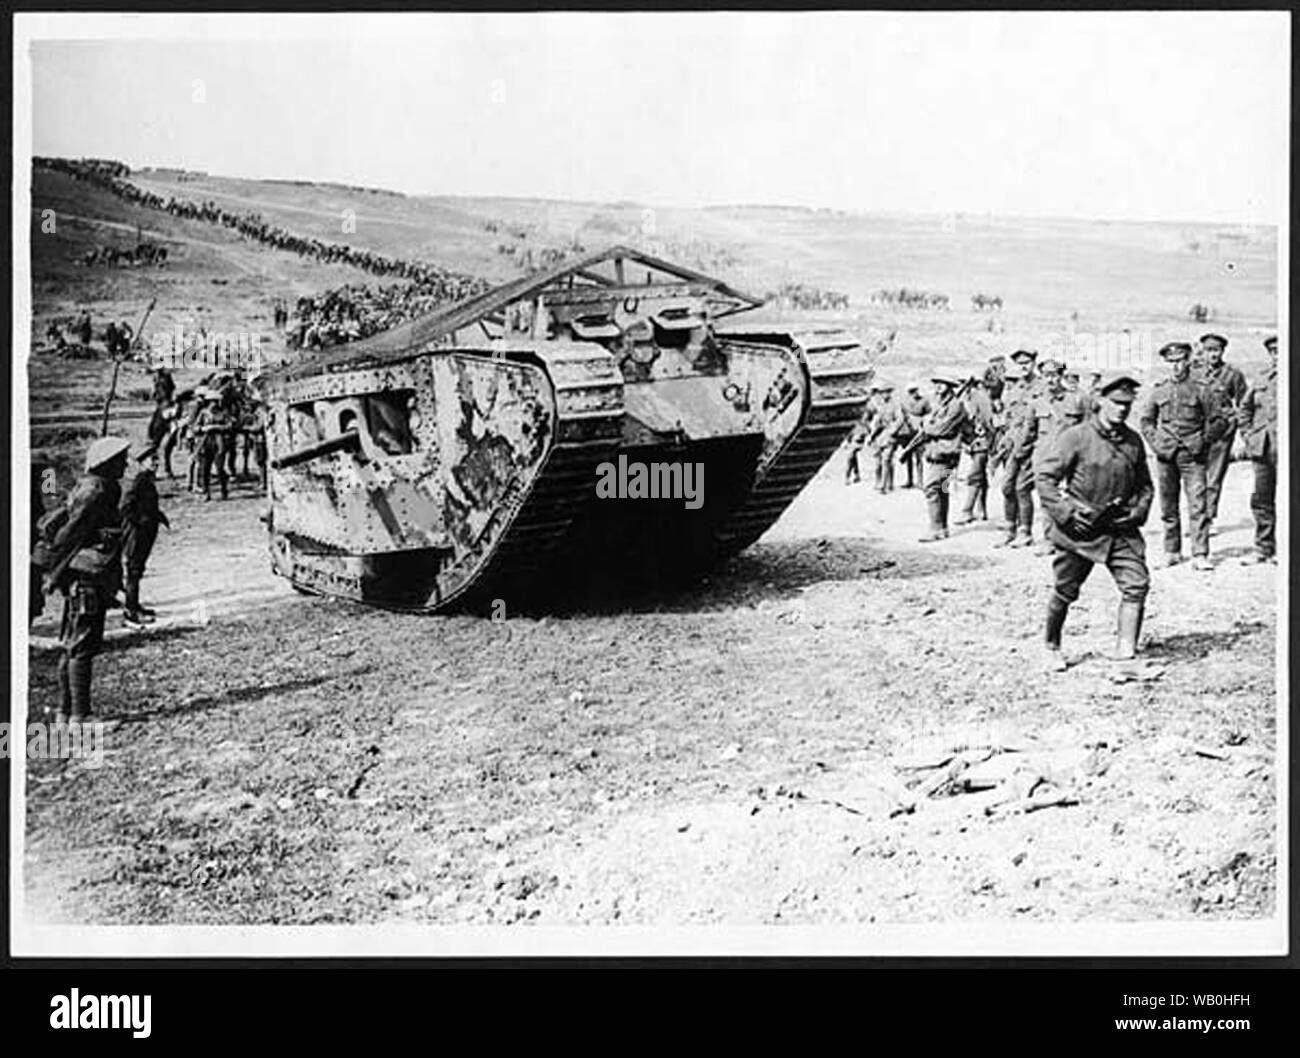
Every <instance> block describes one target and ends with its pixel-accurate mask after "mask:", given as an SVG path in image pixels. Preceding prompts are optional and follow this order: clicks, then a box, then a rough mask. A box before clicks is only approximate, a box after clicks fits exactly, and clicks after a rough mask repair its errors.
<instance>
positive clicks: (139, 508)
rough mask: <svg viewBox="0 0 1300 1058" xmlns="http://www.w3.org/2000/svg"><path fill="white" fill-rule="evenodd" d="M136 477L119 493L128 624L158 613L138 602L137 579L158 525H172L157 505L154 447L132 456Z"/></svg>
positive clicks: (155, 450)
mask: <svg viewBox="0 0 1300 1058" xmlns="http://www.w3.org/2000/svg"><path fill="white" fill-rule="evenodd" d="M135 461H136V465H137V467H138V469H137V470H136V474H135V477H133V478H132V479H131V483H130V484H129V485H128V486H127V487H126V489H125V490H124V491H123V493H122V503H121V506H120V508H119V510H120V511H121V515H122V573H123V580H124V584H125V587H126V601H125V603H124V604H123V606H122V617H123V619H124V620H125V621H126V623H127V624H132V625H144V624H148V623H149V622H150V621H152V620H153V619H154V617H155V616H157V615H156V614H155V613H154V611H153V610H152V609H150V608H149V607H148V606H143V605H141V603H140V581H141V579H142V578H143V577H144V571H145V566H146V565H147V564H148V562H149V555H150V553H151V552H152V551H153V545H154V541H155V540H156V539H157V538H158V526H160V525H165V526H167V528H168V529H170V528H171V522H170V521H169V520H168V518H167V515H166V514H164V513H163V511H162V508H161V507H160V506H159V504H158V485H157V483H156V482H155V480H154V474H155V472H156V471H157V469H158V454H157V449H156V448H154V447H153V446H150V447H149V448H146V449H145V450H144V451H143V452H141V453H140V454H139V455H138V456H136V457H135Z"/></svg>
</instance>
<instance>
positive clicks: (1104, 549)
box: [846, 334, 1278, 669]
mask: <svg viewBox="0 0 1300 1058" xmlns="http://www.w3.org/2000/svg"><path fill="white" fill-rule="evenodd" d="M1227 347H1228V341H1227V339H1226V338H1224V337H1223V336H1222V335H1219V334H1206V335H1203V336H1202V337H1201V339H1200V341H1199V345H1198V347H1196V348H1193V346H1192V345H1191V344H1190V343H1186V342H1171V343H1169V344H1167V345H1165V346H1164V347H1162V348H1161V349H1160V352H1159V355H1160V358H1161V359H1162V360H1163V361H1164V362H1165V364H1166V365H1167V367H1168V374H1167V377H1165V378H1163V379H1161V380H1160V381H1158V382H1156V383H1155V384H1154V385H1153V386H1151V387H1150V392H1149V394H1148V395H1147V397H1146V399H1145V400H1144V401H1143V402H1142V404H1141V411H1140V414H1139V415H1138V427H1139V429H1138V430H1137V431H1135V430H1133V429H1132V428H1130V427H1129V426H1128V425H1127V420H1128V418H1129V415H1130V412H1131V411H1132V408H1133V405H1134V403H1135V401H1136V399H1137V392H1138V390H1139V389H1140V388H1141V383H1140V382H1139V381H1138V380H1137V379H1135V378H1134V377H1132V376H1131V375H1127V374H1123V373H1118V374H1111V375H1109V376H1103V375H1102V374H1101V373H1100V372H1091V373H1088V374H1087V375H1081V373H1080V372H1077V371H1071V370H1069V368H1068V367H1067V366H1066V365H1065V364H1063V363H1061V362H1060V361H1056V360H1050V359H1049V360H1044V361H1043V362H1042V363H1039V362H1038V357H1037V354H1036V353H1035V352H1033V351H1031V350H1026V349H1019V350H1017V351H1016V352H1014V353H1012V354H1011V363H1010V364H1009V365H1007V364H1006V361H1005V359H1004V358H1002V357H1000V356H999V357H994V358H992V360H991V361H990V363H989V365H988V367H987V368H986V369H985V371H984V372H983V374H982V376H980V377H965V378H962V373H960V372H944V371H939V372H935V374H934V375H933V376H932V378H931V380H930V381H931V384H932V398H930V399H927V398H926V397H925V396H923V395H922V394H921V392H920V387H919V386H915V385H913V386H910V387H909V388H908V391H907V395H906V397H905V398H904V399H902V400H898V399H896V398H895V397H894V390H893V386H892V385H891V384H890V383H888V382H886V381H878V382H877V383H876V385H875V387H874V391H873V394H872V399H871V401H870V402H869V404H868V407H867V409H866V412H865V413H864V416H863V419H862V421H861V422H860V423H859V424H858V426H857V427H856V428H855V430H854V432H853V434H852V435H851V437H850V441H849V463H848V469H847V471H846V483H852V482H854V481H856V480H859V478H860V473H861V469H860V457H861V453H862V451H863V449H864V448H865V449H867V450H868V451H869V452H870V453H871V456H872V459H873V463H874V468H875V479H874V480H875V487H876V490H877V491H878V492H882V493H884V492H889V491H892V489H893V487H894V463H895V460H896V459H897V460H899V461H901V462H902V464H903V466H904V467H906V469H907V477H908V480H907V483H906V485H905V486H904V487H913V486H914V484H915V479H916V477H917V476H918V468H917V466H916V464H915V460H916V459H917V458H918V456H919V457H920V459H921V466H920V468H919V477H920V483H921V487H922V489H923V491H924V494H925V499H926V506H927V510H928V514H929V526H928V530H927V532H926V533H925V534H924V535H923V536H921V538H920V540H921V542H922V543H926V544H930V543H935V542H937V541H941V540H945V539H947V538H948V535H949V524H950V517H949V515H950V511H949V499H950V496H951V494H952V491H953V489H952V486H953V483H954V480H955V475H956V473H957V469H958V466H959V464H960V463H961V460H962V459H963V457H964V458H965V460H966V473H965V476H964V484H965V486H966V492H965V501H964V504H963V506H962V509H961V512H960V514H959V515H958V516H957V517H955V518H953V519H951V524H953V525H964V524H967V523H970V522H973V521H977V520H979V521H984V520H987V519H988V505H987V497H988V490H989V479H990V474H991V472H993V471H996V470H997V469H998V468H999V467H1000V468H1001V471H1002V477H1001V492H1002V511H1003V520H1002V536H1001V538H1000V539H999V540H998V541H997V542H996V543H995V544H994V545H993V546H995V547H1006V548H1022V547H1033V546H1034V545H1035V539H1034V511H1035V498H1037V506H1038V508H1039V513H1040V516H1041V520H1042V522H1043V530H1042V536H1041V541H1040V543H1039V548H1038V553H1039V554H1050V555H1052V556H1053V572H1054V580H1055V588H1054V590H1053V593H1052V596H1051V599H1050V601H1049V607H1048V617H1047V631H1046V641H1047V648H1048V658H1049V662H1050V664H1051V667H1053V668H1056V669H1059V668H1063V667H1064V661H1063V660H1062V657H1061V654H1060V635H1061V628H1062V625H1063V623H1064V619H1065V613H1066V611H1067V610H1068V608H1069V605H1070V603H1072V602H1073V601H1074V600H1075V599H1076V598H1077V597H1078V593H1079V586H1080V585H1081V584H1082V582H1083V580H1084V578H1085V577H1086V576H1087V575H1088V572H1089V571H1090V570H1091V568H1092V566H1093V565H1094V564H1096V563H1098V562H1100V563H1103V564H1105V565H1106V566H1107V568H1108V569H1109V570H1110V572H1111V574H1112V576H1113V577H1114V578H1115V581H1116V583H1117V585H1118V586H1119V589H1120V594H1121V606H1120V616H1119V633H1118V643H1117V647H1116V656H1117V657H1119V658H1121V659H1129V658H1132V657H1133V656H1134V652H1135V650H1136V644H1137V640H1138V636H1139V634H1140V631H1141V625H1142V616H1143V610H1144V604H1145V599H1146V594H1147V591H1148V589H1149V574H1148V570H1147V563H1146V549H1145V542H1144V540H1143V537H1142V533H1141V528H1142V526H1143V524H1145V522H1146V520H1147V517H1148V514H1149V511H1150V507H1151V505H1152V501H1153V499H1155V498H1157V497H1158V499H1159V504H1160V517H1161V521H1162V522H1163V525H1164V534H1163V548H1164V557H1163V561H1162V565H1163V566H1173V565H1177V564H1179V563H1181V562H1182V561H1183V560H1184V549H1183V541H1184V535H1186V536H1187V538H1188V539H1189V541H1190V549H1191V558H1192V568H1193V569H1195V570H1197V571H1200V572H1207V571H1210V570H1212V569H1214V564H1213V562H1212V561H1211V560H1210V537H1211V536H1212V535H1213V533H1214V523H1215V520H1216V519H1217V518H1218V515H1219V498H1220V495H1221V493H1222V488H1223V482H1224V478H1225V476H1226V474H1227V470H1228V466H1229V463H1230V462H1231V461H1232V460H1233V458H1234V453H1235V455H1236V456H1237V457H1240V458H1245V459H1249V460H1250V461H1251V462H1252V463H1253V465H1254V473H1255V487H1254V491H1253V493H1252V496H1251V501H1250V505H1251V511H1252V514H1253V516H1254V520H1255V548H1254V553H1253V555H1252V556H1251V557H1250V558H1248V559H1246V560H1245V561H1247V562H1250V563H1261V562H1262V563H1271V562H1275V561H1276V553H1277V542H1276V510H1275V493H1276V481H1277V444H1278V437H1277V338H1276V336H1272V337H1269V338H1267V339H1265V341H1264V348H1265V351H1266V352H1267V354H1268V357H1269V366H1268V367H1267V369H1266V370H1265V371H1264V372H1263V374H1262V375H1261V377H1260V378H1259V379H1258V380H1256V382H1255V383H1254V384H1253V385H1251V384H1249V383H1248V382H1247V381H1246V378H1245V376H1244V375H1243V374H1242V372H1241V371H1240V370H1239V369H1237V368H1236V367H1234V366H1232V365H1231V364H1228V363H1227V362H1226V361H1225V359H1224V354H1225V352H1226V350H1227ZM1148 448H1149V449H1150V451H1151V453H1152V455H1153V456H1154V466H1155V472H1154V474H1153V473H1152V471H1151V465H1150V464H1149V462H1148V455H1147V450H1148ZM1183 497H1185V499H1186V509H1187V510H1186V513H1187V533H1186V534H1184V527H1183V517H1182V498H1183Z"/></svg>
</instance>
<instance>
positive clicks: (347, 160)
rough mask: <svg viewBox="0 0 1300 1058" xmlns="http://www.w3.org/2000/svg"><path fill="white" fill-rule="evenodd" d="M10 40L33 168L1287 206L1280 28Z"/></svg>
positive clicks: (1271, 216)
mask: <svg viewBox="0 0 1300 1058" xmlns="http://www.w3.org/2000/svg"><path fill="white" fill-rule="evenodd" d="M16 26H17V35H16V38H15V47H16V49H17V51H18V54H16V56H15V66H14V69H15V76H16V77H18V78H23V77H25V76H26V74H27V70H28V69H30V76H31V97H30V98H31V101H32V126H31V127H32V149H33V151H34V153H37V154H44V155H65V156H82V155H93V156H97V157H110V158H118V159H121V160H123V161H125V162H127V163H128V164H131V165H133V166H138V165H178V166H184V167H186V168H191V169H201V170H206V171H209V172H212V173H221V174H228V175H232V176H249V177H282V178H294V179H307V180H322V181H324V180H333V181H343V182H346V183H353V184H362V185H367V186H378V187H387V188H392V189H395V190H401V191H408V192H415V193H433V194H474V195H511V196H526V197H545V198H570V199H585V200H599V201H612V200H634V201H638V202H646V203H650V204H654V205H661V206H669V205H683V206H692V205H701V204H719V203H738V202H751V203H774V204H784V203H792V204H802V205H810V206H832V207H838V208H844V209H854V210H868V211H908V212H945V213H946V212H951V211H963V212H993V213H1005V214H1040V215H1059V216H1078V217H1111V218H1135V219H1163V220H1205V221H1228V222H1243V223H1265V224H1276V223H1278V222H1279V221H1280V219H1281V218H1282V216H1283V215H1284V212H1285V209H1286V206H1287V203H1288V190H1287V175H1288V174H1287V161H1288V158H1287V151H1288V144H1287V135H1288V123H1289V102H1290V81H1289V77H1290V74H1289V69H1290V48H1289V44H1290V24H1289V16H1287V15H1285V14H1281V13H1253V14H1252V13H1246V14H1221V13H1196V14H1192V13H1181V12H1174V13H1135V14H1121V13H1113V12H1104V13H1087V14H1049V15H1038V14H1017V15H997V14H954V13H926V14H903V15H898V14H857V13H843V14H825V15H812V14H807V13H800V14H766V13H763V14H760V13H752V14H689V13H678V14H669V15H638V14H604V15H578V14H568V15H535V16H533V15H517V14H511V15H490V16H483V15H479V16H472V15H464V16H405V15H391V16H325V17H308V16H248V17H237V18H230V17H225V18H221V17H213V16H189V17H184V18H181V17H170V16H134V17H131V16H127V17H119V18H116V19H114V18H105V17H85V16H73V17H59V16H40V17H28V16H19V18H18V20H17V23H16ZM25 34H30V37H31V38H32V39H31V40H30V41H25V40H24V35H25ZM75 38H80V39H75ZM110 38H116V39H110ZM131 38H134V39H131ZM146 38H149V39H146ZM29 45H30V52H29V54H30V56H31V63H30V67H28V65H27V64H26V63H25V62H24V61H23V59H24V53H25V52H27V49H28V47H29ZM199 82H201V84H200V83H199ZM17 87H18V88H20V89H21V87H22V85H21V82H20V83H19V85H18V86H17ZM24 98H25V94H24V93H22V92H17V93H16V95H15V100H16V102H17V103H18V104H19V105H20V106H21V104H22V102H23V100H24Z"/></svg>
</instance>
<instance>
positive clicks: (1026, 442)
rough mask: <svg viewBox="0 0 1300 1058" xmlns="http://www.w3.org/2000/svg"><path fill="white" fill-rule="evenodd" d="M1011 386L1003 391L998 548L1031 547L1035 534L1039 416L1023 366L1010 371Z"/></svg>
mask: <svg viewBox="0 0 1300 1058" xmlns="http://www.w3.org/2000/svg"><path fill="white" fill-rule="evenodd" d="M1007 382H1008V383H1009V387H1008V388H1007V389H1006V390H1004V391H1003V395H1004V398H1005V399H1004V401H1003V406H1002V415H1003V427H1002V436H1001V437H1000V438H999V440H998V448H997V453H996V458H997V459H998V460H999V461H1000V462H1001V463H1002V516H1003V520H1004V521H1005V526H1004V532H1005V533H1006V536H1005V538H1004V539H1003V540H1002V541H1001V543H1000V544H997V545H994V546H998V547H1006V546H1009V545H1012V544H1015V545H1017V546H1022V547H1023V546H1027V545H1029V544H1030V543H1032V542H1033V536H1034V470H1033V456H1034V443H1035V441H1036V440H1037V439H1038V419H1037V418H1036V417H1035V415H1034V404H1033V398H1032V397H1031V396H1030V394H1029V391H1028V389H1027V387H1026V384H1025V376H1024V371H1023V369H1022V368H1020V367H1019V366H1017V367H1015V368H1013V369H1011V370H1010V371H1008V373H1007Z"/></svg>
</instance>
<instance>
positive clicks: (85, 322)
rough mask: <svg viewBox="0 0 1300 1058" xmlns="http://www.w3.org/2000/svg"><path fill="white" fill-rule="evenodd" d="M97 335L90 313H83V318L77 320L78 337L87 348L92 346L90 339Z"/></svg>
mask: <svg viewBox="0 0 1300 1058" xmlns="http://www.w3.org/2000/svg"><path fill="white" fill-rule="evenodd" d="M94 336H95V328H94V327H93V326H92V325H91V322H90V313H89V312H84V313H82V316H81V319H80V320H78V321H77V338H78V339H79V340H80V341H81V344H82V345H84V346H85V347H86V348H87V349H89V348H90V340H91V339H92V338H93V337H94Z"/></svg>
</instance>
